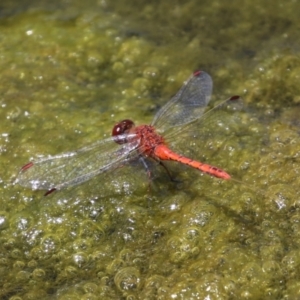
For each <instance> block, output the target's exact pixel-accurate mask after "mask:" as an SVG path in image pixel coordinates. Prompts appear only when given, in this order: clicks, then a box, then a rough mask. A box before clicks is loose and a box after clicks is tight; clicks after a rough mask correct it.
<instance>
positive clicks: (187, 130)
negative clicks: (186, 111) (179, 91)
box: [165, 96, 249, 163]
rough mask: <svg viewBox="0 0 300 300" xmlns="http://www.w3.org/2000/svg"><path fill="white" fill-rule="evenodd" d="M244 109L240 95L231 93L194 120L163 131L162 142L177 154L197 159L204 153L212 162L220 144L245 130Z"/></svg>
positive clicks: (203, 155) (227, 142)
mask: <svg viewBox="0 0 300 300" xmlns="http://www.w3.org/2000/svg"><path fill="white" fill-rule="evenodd" d="M244 113H245V112H244V105H243V100H242V98H241V97H239V96H232V97H230V98H229V99H227V100H225V101H223V102H221V103H219V104H217V105H216V106H215V107H213V108H212V109H210V110H208V111H207V112H205V113H204V114H203V115H202V116H201V117H200V118H198V119H196V120H195V121H194V122H191V123H189V124H184V125H183V126H181V127H176V128H174V129H173V130H172V131H169V132H168V133H167V134H166V135H165V139H166V142H167V143H168V145H169V146H170V148H171V149H173V150H174V151H177V152H178V153H180V154H183V155H186V156H188V157H190V158H193V159H200V160H203V158H205V159H206V157H207V158H209V162H210V163H215V162H214V160H216V159H217V156H216V155H217V153H218V151H219V150H220V148H224V145H225V144H229V143H230V142H231V141H232V140H231V139H232V138H233V137H237V136H243V135H246V134H247V128H245V123H244V121H245V120H244V118H245V116H244ZM248 123H249V122H248ZM239 140H240V141H242V139H241V138H239ZM183 141H184V142H183Z"/></svg>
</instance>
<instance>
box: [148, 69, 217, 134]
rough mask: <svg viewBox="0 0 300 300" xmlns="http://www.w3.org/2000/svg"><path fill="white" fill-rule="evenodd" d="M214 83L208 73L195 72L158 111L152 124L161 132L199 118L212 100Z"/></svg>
mask: <svg viewBox="0 0 300 300" xmlns="http://www.w3.org/2000/svg"><path fill="white" fill-rule="evenodd" d="M212 85H213V83H212V79H211V77H210V76H209V75H208V74H207V73H205V72H203V71H197V72H195V73H194V74H193V75H192V76H191V77H190V78H189V79H188V81H187V82H186V83H185V84H184V85H183V86H182V87H181V89H180V90H179V91H178V92H177V94H176V95H175V96H174V97H173V98H172V99H171V100H170V101H169V102H168V103H167V104H165V105H164V106H163V107H162V108H161V109H160V110H159V111H158V112H157V114H156V115H155V117H154V120H153V121H152V125H154V126H155V127H156V128H157V131H158V132H159V133H163V132H165V131H167V130H168V129H170V128H173V127H174V126H182V125H184V124H187V123H190V122H193V121H194V120H196V119H198V118H199V117H200V116H201V115H202V114H203V112H204V110H205V108H206V106H207V104H208V102H209V100H210V97H211V93H212Z"/></svg>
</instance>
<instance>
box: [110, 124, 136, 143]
mask: <svg viewBox="0 0 300 300" xmlns="http://www.w3.org/2000/svg"><path fill="white" fill-rule="evenodd" d="M132 127H134V123H133V122H132V121H131V120H123V121H121V122H119V123H117V124H116V125H115V126H114V128H113V130H112V136H113V137H117V136H119V135H122V134H127V133H129V131H130V129H131V128H132ZM115 141H116V143H118V144H124V143H127V140H126V139H124V138H123V139H122V138H120V139H115Z"/></svg>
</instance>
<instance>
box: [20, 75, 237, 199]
mask: <svg viewBox="0 0 300 300" xmlns="http://www.w3.org/2000/svg"><path fill="white" fill-rule="evenodd" d="M211 93H212V79H211V77H210V76H209V75H208V74H207V73H205V72H203V71H196V72H194V74H193V75H192V76H191V77H190V78H189V79H188V80H187V82H186V83H185V84H184V85H183V86H182V87H181V89H180V90H179V91H178V92H177V94H176V95H175V96H174V97H173V98H172V99H171V100H170V101H169V102H168V103H167V104H166V105H164V106H163V107H162V108H161V109H160V110H159V111H158V112H157V113H156V115H155V117H154V119H153V121H152V123H151V125H140V126H135V124H134V123H133V121H131V120H123V121H121V122H119V123H117V124H116V125H115V126H114V127H113V130H112V137H110V138H107V139H104V140H101V141H98V142H96V143H94V144H92V145H90V146H87V147H84V148H82V149H79V150H77V151H74V152H67V153H63V154H60V155H55V156H47V157H42V158H39V159H37V160H34V161H32V162H29V163H27V164H26V165H25V166H23V167H22V168H21V170H20V173H19V175H18V177H17V179H16V183H18V184H20V185H22V186H24V187H28V188H31V189H33V190H46V191H47V192H46V193H45V195H49V194H50V193H52V192H54V191H56V190H61V189H63V188H66V187H70V186H75V185H78V184H80V183H83V182H85V181H87V180H89V179H91V178H92V177H94V176H97V175H99V174H101V173H104V172H107V171H113V170H115V169H116V168H119V167H122V166H124V164H125V163H126V162H130V161H132V160H135V159H139V160H140V161H141V163H142V164H143V165H144V167H145V168H146V171H147V172H148V173H149V174H150V170H149V168H148V165H147V159H149V158H150V159H152V160H155V161H157V162H159V164H161V165H162V166H163V167H165V169H166V170H167V171H168V169H167V168H166V166H165V165H164V164H163V161H177V162H179V163H182V164H185V165H188V166H190V167H192V168H195V169H198V170H199V171H201V172H204V173H207V174H209V175H211V176H214V177H218V178H222V179H230V178H231V176H230V175H229V174H228V173H226V172H225V171H223V170H221V169H219V168H217V167H214V166H211V165H209V164H206V163H202V162H199V161H196V160H193V159H191V158H187V157H185V156H183V155H181V154H177V153H176V152H174V151H172V150H171V149H170V148H169V146H168V140H171V139H174V138H175V137H176V138H177V139H178V137H180V135H182V133H183V132H186V130H189V132H192V133H193V132H196V131H197V130H199V127H198V129H197V126H194V125H195V123H196V122H197V121H199V120H200V119H201V120H202V119H204V120H206V118H208V117H209V116H211V115H213V112H214V111H215V110H216V109H215V108H214V109H212V111H209V112H207V113H205V114H204V111H205V109H206V107H207V104H208V102H209V101H210V97H211ZM237 99H239V96H233V97H231V98H229V99H227V100H226V101H224V102H222V103H221V105H224V103H225V104H226V103H227V102H229V101H232V100H237ZM219 106H220V105H219ZM219 106H218V107H219ZM198 123H199V122H198ZM198 123H197V124H198ZM195 127H196V128H195ZM191 128H192V130H191ZM182 136H183V135H182ZM181 142H182V141H181ZM168 174H169V172H168ZM169 175H170V174H169ZM170 177H171V176H170Z"/></svg>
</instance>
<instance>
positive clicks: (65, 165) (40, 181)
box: [15, 134, 139, 191]
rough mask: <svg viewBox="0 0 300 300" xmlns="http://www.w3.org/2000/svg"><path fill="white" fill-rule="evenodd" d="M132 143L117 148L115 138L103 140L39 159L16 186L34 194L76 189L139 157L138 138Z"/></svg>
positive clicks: (21, 172)
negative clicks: (75, 187)
mask: <svg viewBox="0 0 300 300" xmlns="http://www.w3.org/2000/svg"><path fill="white" fill-rule="evenodd" d="M123 138H124V139H125V138H130V140H131V141H130V142H129V143H125V144H121V145H120V144H117V143H116V142H115V140H114V138H113V137H111V138H108V139H105V140H101V141H99V142H96V143H94V144H92V145H90V146H87V147H84V148H81V149H79V150H77V151H74V152H67V153H63V154H60V155H55V156H47V157H40V158H38V159H36V160H34V161H32V162H30V163H28V164H26V165H25V166H24V167H23V168H22V169H21V171H20V173H19V174H18V177H17V179H16V181H15V183H18V184H20V185H22V186H24V187H28V188H31V189H34V190H48V191H49V190H52V189H55V190H59V189H62V188H65V187H69V186H74V185H77V184H80V183H82V182H85V181H87V180H89V179H90V178H92V177H94V176H96V175H98V174H100V173H103V172H105V171H108V170H113V169H115V168H118V167H120V166H122V165H123V164H125V163H126V162H127V161H129V160H131V159H133V158H134V157H135V156H136V155H137V151H135V150H137V147H138V145H139V139H137V138H136V136H135V135H132V134H131V135H126V136H118V139H123Z"/></svg>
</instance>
